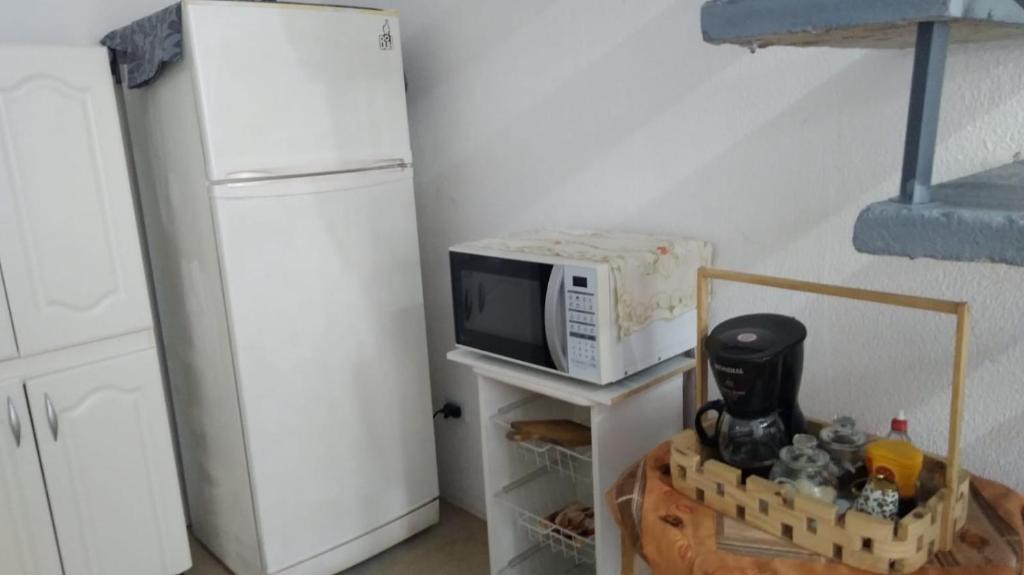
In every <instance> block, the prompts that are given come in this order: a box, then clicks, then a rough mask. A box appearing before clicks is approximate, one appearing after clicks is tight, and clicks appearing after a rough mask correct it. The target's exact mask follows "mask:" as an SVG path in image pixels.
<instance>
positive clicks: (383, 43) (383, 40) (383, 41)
mask: <svg viewBox="0 0 1024 575" xmlns="http://www.w3.org/2000/svg"><path fill="white" fill-rule="evenodd" d="M378 39H379V40H380V49H381V50H391V49H393V48H394V47H395V45H394V42H393V40H392V39H391V23H390V22H388V21H387V20H385V21H384V27H383V29H382V31H381V35H380V36H378Z"/></svg>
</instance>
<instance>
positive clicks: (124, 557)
mask: <svg viewBox="0 0 1024 575" xmlns="http://www.w3.org/2000/svg"><path fill="white" fill-rule="evenodd" d="M0 135H2V137H0V279H2V282H0V574H2V575H169V574H176V573H181V572H183V571H185V570H187V569H188V568H189V567H190V566H191V558H190V556H189V547H188V537H187V535H186V531H185V518H184V514H183V510H182V502H181V496H180V491H179V489H178V475H177V472H176V470H175V465H174V448H173V444H172V439H171V431H170V426H169V419H168V410H167V403H166V401H165V398H164V388H163V385H162V381H161V377H160V364H159V360H158V359H157V352H156V343H155V341H154V339H153V331H152V313H151V308H150V304H149V294H148V292H147V290H146V276H145V272H144V268H143V263H142V251H141V248H140V245H139V235H138V226H137V224H136V220H135V213H134V209H133V206H132V196H131V188H130V186H129V178H128V168H127V163H126V160H125V154H124V143H123V141H122V139H121V132H120V124H119V122H118V115H117V107H116V103H115V99H114V87H113V82H112V80H111V77H110V64H109V60H108V56H107V51H106V50H105V49H103V48H99V47H95V48H92V47H90V48H85V47H82V48H77V47H40V46H0Z"/></svg>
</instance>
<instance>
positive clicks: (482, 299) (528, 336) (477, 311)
mask: <svg viewBox="0 0 1024 575" xmlns="http://www.w3.org/2000/svg"><path fill="white" fill-rule="evenodd" d="M541 288H542V284H541V283H539V282H537V281H535V280H530V279H524V278H518V277H514V276H507V275H497V274H490V273H486V272H481V271H471V270H466V271H463V272H462V302H461V303H462V313H463V318H464V320H465V327H466V328H467V329H470V330H473V331H475V332H479V333H484V334H488V335H493V336H497V337H500V338H504V339H510V340H515V341H519V342H522V343H527V344H530V345H536V346H542V345H545V338H544V297H545V294H544V293H543V291H542V289H541Z"/></svg>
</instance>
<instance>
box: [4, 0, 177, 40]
mask: <svg viewBox="0 0 1024 575" xmlns="http://www.w3.org/2000/svg"><path fill="white" fill-rule="evenodd" d="M171 3H172V0H0V42H17V43H31V44H41V43H52V44H97V43H99V41H100V38H102V37H103V35H104V34H106V33H107V32H109V31H111V30H113V29H114V28H117V27H118V26H122V25H124V24H127V23H129V22H131V21H132V20H134V19H136V18H139V17H141V16H145V15H146V14H149V13H151V12H155V11H156V10H159V9H161V8H163V7H164V6H168V5H170V4H171Z"/></svg>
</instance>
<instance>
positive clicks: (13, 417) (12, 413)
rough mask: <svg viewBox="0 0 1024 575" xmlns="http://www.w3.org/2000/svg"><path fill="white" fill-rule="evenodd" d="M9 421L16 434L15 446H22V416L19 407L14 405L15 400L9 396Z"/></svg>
mask: <svg viewBox="0 0 1024 575" xmlns="http://www.w3.org/2000/svg"><path fill="white" fill-rule="evenodd" d="M7 423H8V424H10V426H11V434H13V435H14V447H21V418H20V417H18V408H17V407H14V400H13V399H11V398H10V397H8V398H7Z"/></svg>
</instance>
